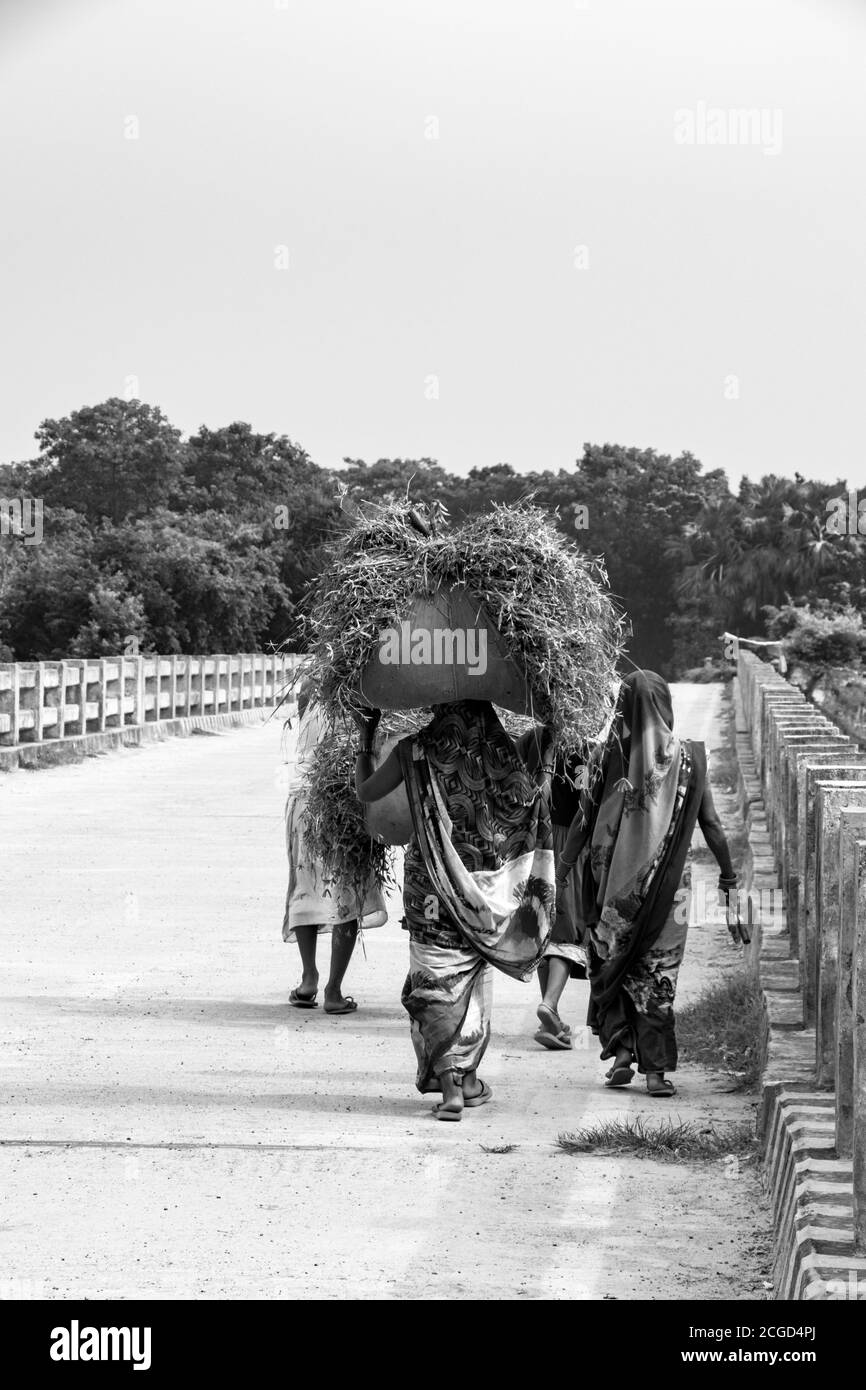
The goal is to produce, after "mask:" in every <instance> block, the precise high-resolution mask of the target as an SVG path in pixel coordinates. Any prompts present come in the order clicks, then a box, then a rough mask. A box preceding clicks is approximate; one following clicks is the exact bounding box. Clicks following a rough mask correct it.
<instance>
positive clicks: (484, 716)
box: [355, 700, 555, 1120]
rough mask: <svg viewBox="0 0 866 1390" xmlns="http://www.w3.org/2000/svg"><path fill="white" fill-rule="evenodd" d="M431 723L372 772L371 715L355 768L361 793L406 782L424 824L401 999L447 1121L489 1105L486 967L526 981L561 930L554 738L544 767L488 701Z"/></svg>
mask: <svg viewBox="0 0 866 1390" xmlns="http://www.w3.org/2000/svg"><path fill="white" fill-rule="evenodd" d="M433 715H434V717H433V720H432V722H431V723H430V724H428V725H427V726H426V727H425V728H424V729H422V730H421V731H420V732H419V733H418V734H415V735H413V736H411V737H409V738H404V739H401V741H400V742H399V743H398V745H397V747H396V748H395V749H394V750H393V751H392V752H391V753H390V754H389V756H388V757H387V758H386V759H385V761H384V762H383V763H382V765H381V767H379V768H378V769H377V770H376V771H373V766H372V759H371V751H372V737H373V732H374V730H375V727H376V722H377V720H378V711H373V712H372V713H371V714H370V715H369V716H368V717H367V718H366V719H363V720H361V721H359V722H360V724H361V728H362V732H363V734H364V736H365V743H364V746H363V747H362V748H361V749H360V750H359V753H358V762H357V768H356V774H355V781H356V790H357V793H358V797H359V799H360V800H361V801H363V802H366V803H374V802H376V801H378V800H380V799H381V798H383V797H384V796H386V795H388V794H389V793H390V792H393V791H394V790H395V789H396V788H397V787H398V786H400V784H401V783H402V784H403V786H404V787H405V790H406V795H407V798H408V806H409V810H410V812H411V824H412V828H413V831H414V834H413V836H412V839H411V841H410V843H409V844H408V845H407V848H406V854H405V865H404V883H403V907H404V913H405V917H404V922H403V925H404V927H405V928H406V929H407V930H408V932H409V942H410V944H409V973H408V976H407V978H406V983H405V985H404V988H403V996H402V1002H403V1006H404V1008H405V1009H406V1011H407V1013H408V1014H409V1017H410V1019H411V1032H412V1042H413V1044H414V1046H415V1052H416V1056H417V1059H418V1075H417V1082H416V1084H417V1087H418V1090H419V1091H421V1092H428V1091H441V1093H442V1100H441V1103H440V1104H438V1105H436V1106H435V1107H434V1112H433V1113H434V1114H435V1115H436V1117H437V1118H438V1119H440V1120H459V1119H460V1118H461V1116H462V1113H463V1110H464V1108H466V1107H470V1108H471V1107H472V1106H477V1105H483V1104H484V1103H485V1102H486V1101H488V1100H489V1099H490V1097H491V1094H492V1092H491V1090H490V1087H489V1086H488V1085H487V1084H486V1083H485V1082H483V1081H481V1080H480V1079H479V1077H478V1067H479V1064H480V1062H481V1059H482V1057H483V1056H484V1053H485V1051H486V1048H487V1044H488V1042H489V1041H490V1004H491V988H492V981H491V976H490V970H489V966H490V965H493V966H495V967H496V968H497V969H499V970H502V971H504V972H505V973H506V974H507V975H511V976H513V977H514V978H515V979H520V980H526V979H528V978H529V977H530V976H531V974H532V973H533V971H534V970H535V969H536V968H537V967H538V964H539V962H540V961H541V959H542V957H543V955H544V951H545V948H546V946H547V941H548V938H549V936H550V931H551V925H552V918H551V914H552V909H553V902H554V881H555V868H554V856H553V839H552V834H551V828H550V813H549V808H548V802H547V792H546V784H547V782H548V781H549V777H550V758H551V757H552V744H551V741H550V737H549V735H548V734H546V733H545V734H544V736H543V740H542V742H543V746H544V750H545V752H544V756H543V758H542V759H541V760H540V763H539V766H538V770H537V771H535V772H533V771H530V769H529V768H528V767H527V766H526V763H525V762H524V761H523V759H522V758H521V757H520V755H519V753H518V750H517V747H516V745H515V744H514V742H513V740H512V739H511V738H510V737H509V736H508V734H507V733H506V732H505V730H504V729H503V727H502V725H501V724H500V722H499V719H498V718H497V716H496V713H495V711H494V709H493V706H492V705H491V704H488V703H487V702H486V701H478V700H464V701H461V702H459V703H455V704H448V705H437V706H435V707H434V710H433Z"/></svg>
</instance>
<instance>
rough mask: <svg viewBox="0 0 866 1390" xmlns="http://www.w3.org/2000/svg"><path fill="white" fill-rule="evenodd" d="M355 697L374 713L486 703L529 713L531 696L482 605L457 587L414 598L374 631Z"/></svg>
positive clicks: (446, 587) (519, 712)
mask: <svg viewBox="0 0 866 1390" xmlns="http://www.w3.org/2000/svg"><path fill="white" fill-rule="evenodd" d="M360 693H361V695H362V696H363V698H364V700H366V702H367V703H368V704H370V705H373V706H375V707H376V708H377V709H386V710H387V709H391V710H398V709H416V708H418V707H424V706H429V705H443V704H451V703H453V702H454V701H457V700H490V701H491V703H492V704H495V705H500V706H501V707H502V708H503V709H509V710H513V711H514V712H515V713H516V714H531V713H532V692H531V690H530V688H529V685H528V683H527V681H526V677H525V676H524V674H523V672H522V670H521V669H520V667H519V666H518V664H517V662H516V661H515V660H514V658H513V657H512V655H511V654H510V652H509V651H508V648H507V646H506V644H505V642H504V640H503V638H502V635H501V633H500V632H499V631H498V630H497V628H496V627H495V626H494V624H493V623H492V621H491V620H490V617H489V615H488V613H487V610H486V608H485V606H484V604H483V602H482V601H481V600H480V599H479V598H476V597H475V596H474V595H472V594H471V593H469V591H468V590H467V589H465V588H464V587H462V586H447V585H443V586H441V587H440V588H438V589H437V590H436V591H435V593H432V594H416V595H415V597H414V599H413V600H412V601H411V602H410V603H408V604H407V605H406V609H405V611H404V612H402V613H401V614H400V615H399V617H398V618H397V620H396V621H395V622H394V623H393V625H392V626H390V627H388V628H383V629H381V630H380V632H379V643H378V646H377V649H376V652H375V654H374V655H373V656H372V657H371V659H370V660H369V661H368V662H367V665H366V666H365V667H364V670H363V671H362V673H361V678H360Z"/></svg>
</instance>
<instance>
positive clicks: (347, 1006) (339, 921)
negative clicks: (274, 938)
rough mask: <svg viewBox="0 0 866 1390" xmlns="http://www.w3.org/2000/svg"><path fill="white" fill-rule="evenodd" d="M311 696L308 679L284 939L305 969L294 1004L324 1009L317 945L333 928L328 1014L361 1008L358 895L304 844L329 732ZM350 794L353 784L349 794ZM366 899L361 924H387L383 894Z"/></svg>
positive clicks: (289, 843)
mask: <svg viewBox="0 0 866 1390" xmlns="http://www.w3.org/2000/svg"><path fill="white" fill-rule="evenodd" d="M309 694H310V690H309V684H308V683H306V682H305V683H304V684H302V685H301V688H300V691H299V694H298V746H297V757H296V762H295V777H294V779H293V782H292V784H291V786H290V788H289V796H288V800H287V802H286V850H287V852H288V858H289V887H288V891H287V894H286V910H285V916H284V918H283V940H284V941H294V942H296V943H297V946H298V950H299V951H300V955H301V967H302V972H303V973H302V975H301V979H300V982H299V984H298V985H297V987H296V988H295V989H293V990H292V992H291V994H290V995H289V1003H290V1004H292V1005H293V1006H294V1008H296V1009H316V1008H318V1004H317V1002H316V995H317V994H318V991H319V972H318V970H317V968H316V945H317V943H318V938H319V933H320V932H332V937H331V968H330V973H329V977H328V983H327V984H326V986H325V1013H326V1014H348V1013H354V1011H355V1009H357V1007H358V1006H357V1004H356V1003H355V1000H354V999H352V998H350V997H347V996H344V994H343V978H344V976H345V974H346V971H347V969H348V967H349V961H350V960H351V959H352V952H353V951H354V949H355V942H356V940H357V937H358V918H359V913H358V895H357V894H356V893H355V892H353V890H352V888H351V887H350V886H349V885H345V884H341V883H337V882H329V881H328V878H327V875H326V873H325V870H324V867H323V866H322V865H320V864H318V863H317V862H316V860H315V859H313V858H312V857H311V855H310V854H309V852H308V851H307V850H306V849H305V846H304V829H305V824H306V818H307V814H308V812H307V787H306V775H307V772H308V770H309V766H310V763H311V760H312V758H313V755H314V753H315V750H316V748H317V746H318V744H319V740H320V739H321V737H322V734H323V731H324V730H323V720H322V717H321V712H320V710H319V707H318V706H317V705H316V704H314V703H312V702H310V700H309ZM350 795H351V792H350V790H349V788H348V787H347V788H346V796H350ZM361 899H362V906H361V925H362V926H364V927H367V928H370V927H380V926H382V924H383V923H384V922H385V921H386V920H387V916H388V914H387V912H386V909H385V902H384V899H383V897H382V894H381V892H380V891H379V889H378V888H377V887H376V886H375V884H370V885H369V886H368V888H367V892H366V896H364V895H363V893H362V894H361Z"/></svg>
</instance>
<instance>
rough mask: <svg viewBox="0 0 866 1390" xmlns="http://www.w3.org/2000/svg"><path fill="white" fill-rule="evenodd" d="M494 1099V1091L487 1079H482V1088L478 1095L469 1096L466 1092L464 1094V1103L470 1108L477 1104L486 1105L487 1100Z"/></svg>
mask: <svg viewBox="0 0 866 1390" xmlns="http://www.w3.org/2000/svg"><path fill="white" fill-rule="evenodd" d="M492 1099H493V1091H492V1090H491V1088H490V1087H489V1086H488V1084H487V1082H486V1081H482V1083H481V1090H480V1091H479V1092H478V1095H477V1096H467V1095H465V1094H464V1096H463V1104H464V1106H465V1107H467V1108H468V1109H470V1110H471V1109H472V1108H473V1107H474V1106H476V1105H486V1104H487V1102H488V1101H489V1100H492Z"/></svg>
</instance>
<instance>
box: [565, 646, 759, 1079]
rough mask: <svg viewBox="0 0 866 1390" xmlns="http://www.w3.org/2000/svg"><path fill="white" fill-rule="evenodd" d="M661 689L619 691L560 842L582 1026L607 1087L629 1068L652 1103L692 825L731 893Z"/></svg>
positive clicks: (666, 1059)
mask: <svg viewBox="0 0 866 1390" xmlns="http://www.w3.org/2000/svg"><path fill="white" fill-rule="evenodd" d="M673 724H674V717H673V705H672V702H671V693H670V689H669V687H668V685H667V682H666V681H664V680H663V679H662V677H661V676H658V675H656V674H655V672H653V671H636V672H633V673H632V674H631V675H630V676H628V677H626V679H625V680H624V681H623V687H622V692H621V695H620V706H619V711H618V714H617V717H616V719H615V720H614V723H613V726H612V729H611V733H610V735H609V737H608V739H607V742H606V744H605V747H604V750H603V753H602V755H601V760H600V767H599V768H598V775H596V776H595V777H594V778H591V780H590V786H589V789H588V790H587V792H586V793H585V795H584V799H583V806H582V808H581V812H580V814H579V816H578V817H576V819H575V822H574V824H573V826H572V829H571V831H570V832H569V836H568V841H567V843H566V845H565V848H564V850H563V852H562V855H561V858H560V867H559V873H558V877H559V878H560V879H564V877H565V875H566V874H567V873H568V872H570V871H571V869H572V868H573V867H574V866H575V865H577V869H578V875H579V880H580V884H581V915H582V917H583V919H584V922H585V924H586V927H587V929H588V930H587V938H586V946H587V954H588V960H589V978H590V1004H589V1020H588V1022H589V1024H590V1027H591V1028H592V1030H593V1032H594V1033H596V1034H597V1035H598V1037H599V1038H600V1040H601V1044H602V1052H601V1055H602V1057H603V1058H611V1057H612V1058H613V1059H614V1062H613V1066H612V1067H611V1069H610V1071H609V1072H608V1073H607V1083H606V1084H607V1085H608V1086H626V1085H628V1084H629V1082H630V1081H631V1080H632V1078H633V1076H634V1071H633V1064H634V1063H635V1062H636V1063H637V1067H638V1070H639V1071H640V1072H641V1074H642V1075H645V1076H646V1084H647V1091H648V1093H649V1095H651V1096H661V1097H664V1096H673V1095H675V1094H676V1090H675V1088H674V1086H673V1083H672V1082H671V1081H669V1080H667V1079H666V1077H665V1072H667V1071H674V1070H675V1068H676V1065H677V1045H676V1035H675V1032H674V1008H673V1005H674V996H675V994H676V987H677V976H678V973H679V968H680V963H681V962H682V958H683V953H684V950H685V941H686V931H687V927H688V921H687V916H686V918H685V920H683V921H679V920H678V919H679V917H680V916H682V913H681V912H677V911H675V907H674V900H675V894H676V891H677V888H678V887H679V884H680V878H681V876H682V872H683V868H684V867H685V861H686V855H687V854H688V850H689V845H690V843H691V838H692V834H693V832H694V828H695V824H696V823H697V824H698V825H699V826H700V827H701V830H702V832H703V835H704V838H705V840H706V841H707V844H708V845H709V847H710V849H711V850H712V852H713V854H714V855H715V857H716V860H717V861H718V864H719V869H720V878H719V887H720V888H731V887H734V886H735V885H736V877H735V875H734V870H733V866H732V864H731V855H730V851H729V849H728V844H727V840H726V839H725V834H724V831H723V830H722V826H721V823H720V821H719V818H718V816H717V814H716V810H715V807H714V806H713V799H712V795H711V793H710V790H709V787H708V785H707V759H706V753H705V750H704V745H703V744H702V743H694V742H692V741H691V740H688V739H679V738H678V737H677V736H676V734H675V733H674V727H673Z"/></svg>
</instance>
